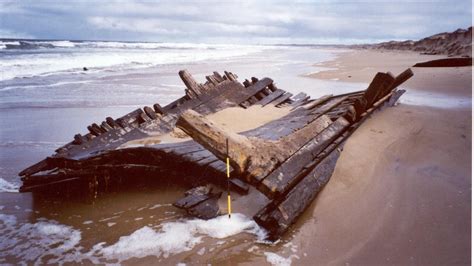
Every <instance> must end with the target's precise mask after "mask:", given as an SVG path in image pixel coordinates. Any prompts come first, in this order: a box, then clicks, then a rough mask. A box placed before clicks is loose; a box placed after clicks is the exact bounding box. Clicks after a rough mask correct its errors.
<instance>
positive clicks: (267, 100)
mask: <svg viewBox="0 0 474 266" xmlns="http://www.w3.org/2000/svg"><path fill="white" fill-rule="evenodd" d="M283 93H285V91H284V90H280V89H277V90H275V91H274V92H272V93H270V94H269V95H268V96H267V97H264V98H263V99H261V100H260V101H258V102H256V103H255V104H260V105H262V106H265V105H267V104H269V103H270V102H272V101H273V100H275V99H276V98H278V97H280V96H281V95H282V94H283Z"/></svg>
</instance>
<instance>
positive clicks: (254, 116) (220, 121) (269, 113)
mask: <svg viewBox="0 0 474 266" xmlns="http://www.w3.org/2000/svg"><path fill="white" fill-rule="evenodd" d="M290 111H291V107H290V106H285V107H275V106H274V105H271V104H269V105H266V106H261V105H253V106H250V107H249V108H247V109H244V108H241V107H230V108H226V109H223V110H220V111H219V112H216V113H213V114H209V115H207V116H206V118H208V119H210V120H211V121H213V122H214V123H216V124H217V125H220V126H222V127H223V128H225V129H228V130H230V131H233V132H237V133H239V132H244V131H247V130H251V129H254V128H258V127H260V126H262V125H264V124H266V123H268V122H270V121H273V120H275V119H278V118H281V117H283V116H285V115H287V114H288V113H289V112H290ZM188 140H191V138H190V137H189V136H188V135H186V133H184V132H183V131H182V130H181V129H179V128H175V129H174V130H173V131H171V132H170V133H167V134H164V135H155V136H153V135H152V134H150V136H149V137H147V138H143V139H137V140H131V141H129V142H127V143H124V144H123V145H121V146H120V148H128V147H137V146H147V145H155V144H160V143H175V142H182V141H188Z"/></svg>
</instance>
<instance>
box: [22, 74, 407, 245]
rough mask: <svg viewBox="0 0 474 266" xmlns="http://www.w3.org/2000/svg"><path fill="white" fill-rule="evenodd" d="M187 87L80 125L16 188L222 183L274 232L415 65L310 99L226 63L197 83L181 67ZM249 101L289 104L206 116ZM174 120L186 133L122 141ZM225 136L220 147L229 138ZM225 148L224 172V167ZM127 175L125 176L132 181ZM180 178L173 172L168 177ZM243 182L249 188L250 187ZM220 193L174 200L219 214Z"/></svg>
mask: <svg viewBox="0 0 474 266" xmlns="http://www.w3.org/2000/svg"><path fill="white" fill-rule="evenodd" d="M179 75H180V77H181V79H182V80H183V82H184V84H185V86H186V89H185V95H184V96H183V97H181V98H179V99H177V100H175V101H174V102H172V103H170V104H168V105H166V106H161V105H160V104H158V103H156V104H154V105H153V106H152V107H149V106H147V107H144V108H143V109H141V108H140V109H137V110H134V111H132V112H130V113H128V114H126V115H124V116H122V117H120V118H117V119H113V118H111V117H107V118H106V119H105V121H103V122H100V123H94V124H92V125H90V126H88V127H87V129H88V131H89V133H87V134H85V135H81V134H77V135H75V136H74V139H73V140H72V141H71V142H70V143H68V144H66V145H64V146H62V147H60V148H59V149H57V150H56V151H55V154H53V155H51V156H49V157H47V158H45V159H44V160H42V161H40V162H38V163H36V164H34V165H32V166H30V167H28V168H26V169H25V170H23V171H21V172H20V173H19V175H20V176H21V179H22V182H23V185H22V186H21V188H20V191H21V192H33V193H35V194H58V193H60V194H69V193H76V194H77V193H79V194H80V195H81V197H83V198H84V199H86V200H88V201H90V200H94V199H95V198H97V197H98V196H100V195H101V193H105V192H107V191H109V190H110V189H111V188H113V187H114V186H119V185H120V184H121V183H124V182H127V180H128V182H140V181H139V180H142V179H136V177H137V176H140V177H146V178H148V179H154V180H155V179H159V178H167V179H168V180H169V179H170V178H171V177H170V176H175V177H181V179H184V180H185V181H186V182H187V183H188V184H191V185H192V186H193V187H198V186H202V185H204V184H209V183H210V184H213V185H215V186H217V187H220V188H221V189H222V190H225V189H226V188H227V186H230V189H231V190H233V191H235V192H238V193H240V194H241V195H242V197H245V195H246V194H247V193H262V194H263V195H265V197H266V198H267V199H268V201H267V203H266V204H265V205H264V206H261V208H260V210H259V211H257V212H256V213H255V214H254V216H253V218H254V220H255V221H256V222H257V223H258V224H259V225H261V226H262V227H264V228H265V229H266V230H267V231H268V232H269V238H270V239H277V238H278V237H280V236H281V235H282V234H283V233H284V232H285V231H287V230H288V228H289V227H290V226H291V224H292V223H294V222H295V221H296V220H297V218H298V217H299V216H300V215H301V214H302V213H303V212H304V210H305V209H306V208H307V207H308V206H309V204H310V203H311V202H312V201H313V200H314V199H315V197H316V196H317V194H318V192H319V191H320V190H321V189H322V188H323V187H324V185H325V184H326V183H327V182H328V181H329V179H330V177H331V175H332V172H333V171H334V168H335V166H336V161H337V159H338V157H339V155H340V153H341V152H342V148H343V145H344V143H345V141H346V140H347V138H348V137H349V136H350V135H351V134H352V133H353V132H354V131H355V130H356V129H357V128H358V127H359V126H360V125H361V124H362V123H363V122H364V121H365V119H367V118H368V117H369V116H370V114H371V113H373V112H374V111H376V110H377V109H380V108H382V107H383V106H391V105H393V104H394V103H395V102H396V101H397V100H398V98H399V97H400V96H401V95H402V94H403V93H404V90H401V89H397V87H398V86H399V85H400V84H402V83H403V82H405V81H406V80H407V79H409V78H410V77H411V76H412V75H413V73H412V71H411V70H410V69H407V70H406V71H404V72H403V73H401V74H399V75H398V76H394V75H392V74H391V73H390V72H387V73H382V72H379V73H377V74H376V75H375V77H374V79H373V80H372V82H371V83H370V85H369V86H368V88H367V89H366V90H361V91H355V92H352V93H347V94H342V95H335V96H334V95H327V96H323V97H321V98H318V99H310V97H309V96H307V95H306V94H304V93H300V94H298V95H295V96H293V95H292V94H291V93H288V92H286V91H284V90H282V89H281V88H277V86H276V85H275V83H274V82H273V80H272V79H270V78H262V79H257V78H255V77H252V78H251V79H249V80H247V79H245V81H243V82H242V83H241V82H239V81H238V78H237V76H236V75H235V74H233V73H231V72H227V71H224V75H221V74H219V73H218V72H214V73H213V74H211V75H209V76H206V81H205V83H198V82H197V81H196V80H195V79H194V78H193V77H192V76H191V74H190V73H189V72H188V71H186V70H183V71H180V72H179ZM253 105H261V106H266V105H273V106H275V107H277V108H283V107H286V108H290V111H289V112H288V114H286V115H284V116H283V117H281V118H278V119H275V120H273V121H270V122H268V123H266V124H264V125H262V126H260V127H257V128H254V129H251V130H248V131H245V132H241V133H236V132H232V131H231V130H228V129H226V128H225V127H223V126H221V125H218V124H216V123H214V122H213V121H212V120H211V119H208V118H207V117H206V116H207V115H209V114H212V113H215V112H218V111H220V110H223V109H225V108H229V107H237V108H242V109H246V108H249V107H250V106H253ZM176 128H179V129H180V130H182V131H184V132H185V133H186V134H187V135H188V136H189V137H190V138H191V139H189V140H186V141H181V142H174V143H157V144H152V145H139V146H126V147H124V146H123V144H124V143H127V142H130V141H133V140H138V139H143V138H147V137H149V136H157V135H158V136H159V135H164V134H168V133H170V132H172V131H173V130H176ZM227 144H228V147H229V148H228V147H227ZM226 158H229V161H230V165H231V178H230V179H228V178H227V176H226V163H225V162H226ZM130 179H132V181H130ZM176 180H178V179H176ZM249 191H251V192H249ZM220 195H221V193H213V192H212V191H210V190H209V189H206V188H205V187H199V188H196V189H194V190H192V191H190V192H189V193H187V194H186V196H185V197H184V198H182V199H177V202H176V203H175V204H174V205H175V206H177V207H179V208H182V209H185V210H186V211H188V213H189V214H191V215H195V216H198V217H201V218H211V217H214V216H216V215H218V214H219V209H218V208H217V207H216V204H215V203H216V201H217V199H218V198H219V197H220Z"/></svg>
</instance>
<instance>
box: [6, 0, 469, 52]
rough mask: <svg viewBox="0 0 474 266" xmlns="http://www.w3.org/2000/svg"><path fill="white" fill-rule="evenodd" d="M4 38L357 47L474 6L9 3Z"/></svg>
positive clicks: (435, 25)
mask: <svg viewBox="0 0 474 266" xmlns="http://www.w3.org/2000/svg"><path fill="white" fill-rule="evenodd" d="M0 13H1V19H0V37H6V36H4V35H5V34H6V33H18V34H19V35H23V36H34V37H36V38H55V39H102V40H135V41H142V40H143V41H177V42H195V41H199V42H239V43H255V42H265V43H269V42H270V43H271V42H279V43H296V42H298V43H321V42H323V43H327V42H337V43H354V42H359V43H360V42H370V41H383V40H391V39H398V40H401V39H419V38H422V37H424V36H428V35H431V34H434V33H437V32H442V31H452V30H455V29H456V28H459V27H468V26H470V25H471V23H472V22H471V16H472V14H471V1H467V0H460V1H456V4H453V2H452V1H447V0H446V1H407V0H401V1H396V2H394V1H383V0H382V1H356V0H351V1H298V2H288V3H287V2H283V1H243V2H225V1H195V2H193V1H160V2H159V3H155V2H152V1H139V0H116V1H99V2H97V1H84V0H81V1H79V0H78V1H70V2H69V1H68V2H64V3H61V2H58V1H19V2H17V1H6V2H2V3H1V4H0Z"/></svg>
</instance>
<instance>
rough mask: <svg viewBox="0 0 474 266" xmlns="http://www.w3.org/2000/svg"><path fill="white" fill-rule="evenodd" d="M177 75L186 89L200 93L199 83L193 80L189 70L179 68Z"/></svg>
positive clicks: (196, 93)
mask: <svg viewBox="0 0 474 266" xmlns="http://www.w3.org/2000/svg"><path fill="white" fill-rule="evenodd" d="M179 77H180V78H181V80H182V81H183V83H184V85H186V87H187V88H188V90H190V91H192V92H193V93H194V94H195V95H197V96H199V94H201V89H200V88H199V84H198V83H197V82H196V80H194V78H193V76H192V75H191V73H189V71H187V70H186V69H185V70H181V71H179Z"/></svg>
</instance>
